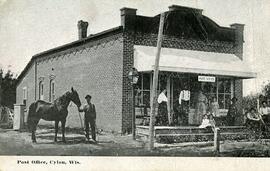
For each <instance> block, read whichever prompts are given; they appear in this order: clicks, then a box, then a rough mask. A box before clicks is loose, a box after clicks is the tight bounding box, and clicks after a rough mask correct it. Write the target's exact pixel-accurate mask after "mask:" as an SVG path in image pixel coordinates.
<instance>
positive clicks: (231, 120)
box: [226, 97, 238, 126]
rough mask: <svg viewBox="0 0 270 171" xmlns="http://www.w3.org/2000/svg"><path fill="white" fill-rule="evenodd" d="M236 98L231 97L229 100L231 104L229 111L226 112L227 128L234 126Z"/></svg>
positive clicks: (236, 111) (236, 112)
mask: <svg viewBox="0 0 270 171" xmlns="http://www.w3.org/2000/svg"><path fill="white" fill-rule="evenodd" d="M237 100H238V99H237V98H236V97H233V98H232V99H231V102H232V103H231V104H230V106H229V110H228V113H227V118H226V119H227V125H229V126H234V125H235V119H236V117H237V116H238V109H237V106H236V102H237Z"/></svg>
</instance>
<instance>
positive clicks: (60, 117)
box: [27, 88, 81, 143]
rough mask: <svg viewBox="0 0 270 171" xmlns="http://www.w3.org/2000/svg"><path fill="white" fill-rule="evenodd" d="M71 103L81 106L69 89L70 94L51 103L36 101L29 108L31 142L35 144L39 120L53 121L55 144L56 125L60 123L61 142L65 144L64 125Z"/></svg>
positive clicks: (73, 92) (75, 93) (28, 121)
mask: <svg viewBox="0 0 270 171" xmlns="http://www.w3.org/2000/svg"><path fill="white" fill-rule="evenodd" d="M71 101H72V102H73V103H75V104H76V105H77V107H78V108H79V107H80V106H81V101H80V98H79V95H78V93H77V91H76V90H74V89H73V88H71V92H66V93H65V94H64V95H62V96H61V97H59V98H57V99H56V100H55V101H54V102H53V103H48V102H45V101H42V100H38V101H36V102H34V103H32V104H31V105H30V106H29V111H28V118H27V125H28V128H29V130H30V131H31V132H32V142H34V143H35V142H36V135H35V132H36V128H37V124H38V122H39V120H40V119H44V120H46V121H55V137H54V141H55V142H57V133H58V123H59V121H60V122H61V127H62V141H63V142H66V140H65V124H66V118H67V115H68V110H67V107H68V105H69V103H70V102H71Z"/></svg>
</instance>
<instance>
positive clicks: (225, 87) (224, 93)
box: [190, 75, 232, 109]
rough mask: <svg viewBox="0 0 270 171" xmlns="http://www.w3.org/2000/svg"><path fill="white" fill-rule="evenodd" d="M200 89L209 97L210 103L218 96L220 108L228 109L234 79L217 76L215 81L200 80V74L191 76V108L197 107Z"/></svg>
mask: <svg viewBox="0 0 270 171" xmlns="http://www.w3.org/2000/svg"><path fill="white" fill-rule="evenodd" d="M199 90H202V91H203V94H204V95H205V96H206V97H207V99H208V105H209V103H210V102H211V100H212V99H213V98H214V97H216V98H217V100H218V103H219V108H220V109H228V108H229V105H230V99H231V98H232V80H231V79H229V78H218V77H216V80H215V82H199V81H198V75H191V76H190V108H192V109H195V108H196V103H197V95H198V92H199Z"/></svg>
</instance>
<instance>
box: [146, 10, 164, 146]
mask: <svg viewBox="0 0 270 171" xmlns="http://www.w3.org/2000/svg"><path fill="white" fill-rule="evenodd" d="M164 18H165V13H161V14H160V23H159V30H158V40H157V51H156V60H155V66H154V76H153V87H152V96H151V98H152V100H151V106H150V107H151V112H150V125H149V150H152V149H153V147H154V131H155V128H154V124H155V114H156V106H157V86H158V72H159V59H160V51H161V45H162V38H163V27H164Z"/></svg>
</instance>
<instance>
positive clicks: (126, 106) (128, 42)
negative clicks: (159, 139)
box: [122, 32, 134, 134]
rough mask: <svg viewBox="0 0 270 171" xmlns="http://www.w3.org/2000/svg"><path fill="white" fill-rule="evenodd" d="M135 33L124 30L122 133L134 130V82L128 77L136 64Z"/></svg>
mask: <svg viewBox="0 0 270 171" xmlns="http://www.w3.org/2000/svg"><path fill="white" fill-rule="evenodd" d="M133 36H134V33H133V32H124V40H123V47H124V49H123V101H122V103H123V104H122V133H123V134H125V133H131V131H132V110H133V97H132V84H131V83H130V80H129V79H128V73H129V71H131V69H132V68H133V66H134V38H133Z"/></svg>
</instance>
